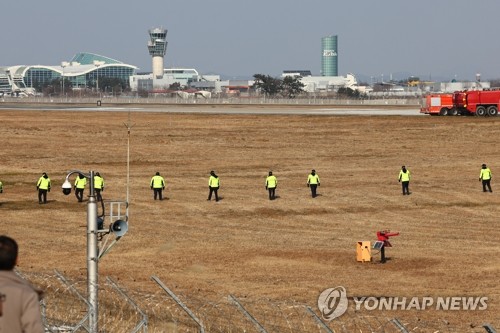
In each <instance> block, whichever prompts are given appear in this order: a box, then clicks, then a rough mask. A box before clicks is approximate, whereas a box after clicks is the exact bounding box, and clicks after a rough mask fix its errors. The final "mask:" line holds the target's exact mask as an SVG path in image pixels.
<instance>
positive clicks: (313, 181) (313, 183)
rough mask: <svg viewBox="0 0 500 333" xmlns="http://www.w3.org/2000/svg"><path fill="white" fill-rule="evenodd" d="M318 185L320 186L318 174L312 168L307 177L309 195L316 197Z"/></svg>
mask: <svg viewBox="0 0 500 333" xmlns="http://www.w3.org/2000/svg"><path fill="white" fill-rule="evenodd" d="M318 186H320V182H319V176H318V174H317V173H316V170H314V169H313V170H312V171H311V173H310V174H309V176H308V177H307V187H310V188H311V195H312V197H313V198H316V197H317V196H318V195H317V194H316V189H317V187H318Z"/></svg>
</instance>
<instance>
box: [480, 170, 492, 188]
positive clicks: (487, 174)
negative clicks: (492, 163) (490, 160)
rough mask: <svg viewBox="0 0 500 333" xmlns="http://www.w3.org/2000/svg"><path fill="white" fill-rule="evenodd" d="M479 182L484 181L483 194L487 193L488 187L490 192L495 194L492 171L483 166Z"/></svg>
mask: <svg viewBox="0 0 500 333" xmlns="http://www.w3.org/2000/svg"><path fill="white" fill-rule="evenodd" d="M479 181H483V192H486V187H488V191H490V192H493V191H492V190H491V184H490V182H491V170H490V168H488V167H487V166H486V164H483V165H482V167H481V173H480V174H479Z"/></svg>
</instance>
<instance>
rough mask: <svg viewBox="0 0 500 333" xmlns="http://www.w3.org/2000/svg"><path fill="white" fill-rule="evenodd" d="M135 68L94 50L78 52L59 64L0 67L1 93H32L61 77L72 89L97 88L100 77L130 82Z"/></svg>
mask: <svg viewBox="0 0 500 333" xmlns="http://www.w3.org/2000/svg"><path fill="white" fill-rule="evenodd" d="M136 70H137V67H135V66H133V65H128V64H125V63H123V62H121V61H118V60H115V59H111V58H108V57H105V56H101V55H97V54H93V53H77V54H76V55H75V56H74V57H73V58H72V59H71V61H69V62H62V63H61V65H59V66H46V65H27V66H26V65H18V66H10V67H0V92H3V93H17V94H19V93H21V94H25V95H32V94H34V93H35V88H36V87H40V86H43V85H47V84H50V83H51V82H52V81H53V80H55V79H61V78H62V77H64V80H65V81H69V82H71V86H72V88H73V89H84V88H89V87H98V85H99V78H104V77H106V78H117V79H120V80H123V82H125V83H127V84H128V82H129V78H130V77H131V76H132V75H134V74H135V72H136Z"/></svg>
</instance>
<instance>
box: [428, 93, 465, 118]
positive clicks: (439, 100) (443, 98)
mask: <svg viewBox="0 0 500 333" xmlns="http://www.w3.org/2000/svg"><path fill="white" fill-rule="evenodd" d="M420 112H421V113H425V114H430V115H431V116H438V115H439V116H446V115H449V116H454V115H456V114H457V110H456V109H455V108H453V94H430V95H427V96H426V97H425V98H424V99H423V100H422V108H421V109H420Z"/></svg>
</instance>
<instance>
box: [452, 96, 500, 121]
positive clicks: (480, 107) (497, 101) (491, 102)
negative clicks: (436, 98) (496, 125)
mask: <svg viewBox="0 0 500 333" xmlns="http://www.w3.org/2000/svg"><path fill="white" fill-rule="evenodd" d="M453 106H454V107H455V108H456V110H457V111H458V113H460V114H472V115H476V116H490V117H493V116H496V115H497V114H498V108H499V107H500V90H471V91H466V90H465V91H457V92H455V93H453Z"/></svg>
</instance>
